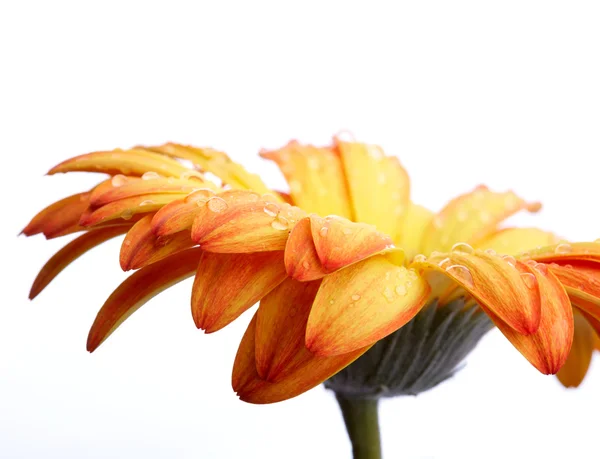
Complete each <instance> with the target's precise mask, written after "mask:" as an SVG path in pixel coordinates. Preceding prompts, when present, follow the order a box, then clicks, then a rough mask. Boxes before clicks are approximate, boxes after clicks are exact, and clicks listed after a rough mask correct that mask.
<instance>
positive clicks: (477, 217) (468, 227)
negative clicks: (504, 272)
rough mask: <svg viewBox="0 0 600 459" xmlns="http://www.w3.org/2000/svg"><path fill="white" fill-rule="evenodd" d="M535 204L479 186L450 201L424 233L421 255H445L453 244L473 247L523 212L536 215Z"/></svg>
mask: <svg viewBox="0 0 600 459" xmlns="http://www.w3.org/2000/svg"><path fill="white" fill-rule="evenodd" d="M540 207H541V205H540V204H539V203H528V202H526V201H524V200H523V199H521V198H519V197H518V196H517V195H516V194H514V193H513V192H512V191H508V192H505V193H496V192H493V191H490V190H489V189H488V188H487V187H485V186H479V187H477V188H476V189H475V190H473V191H472V192H470V193H466V194H464V195H462V196H459V197H457V198H455V199H453V200H452V201H450V202H449V203H448V204H447V205H446V207H444V209H442V210H441V211H440V212H439V213H438V214H437V215H436V216H435V217H434V218H433V219H432V220H431V223H430V224H429V225H428V226H427V228H426V229H425V232H424V234H423V240H422V245H421V252H423V253H431V252H433V251H434V250H439V251H448V250H450V248H451V247H452V246H453V245H454V244H455V243H457V242H466V243H469V244H476V243H478V242H480V241H481V240H483V239H486V238H487V237H489V235H490V234H492V233H493V232H494V231H495V230H496V227H497V226H498V224H499V223H500V222H501V221H502V220H504V219H506V218H508V217H510V216H511V215H512V214H514V213H516V212H518V211H520V210H523V209H526V210H528V211H530V212H536V211H538V210H539V209H540Z"/></svg>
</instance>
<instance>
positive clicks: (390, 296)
mask: <svg viewBox="0 0 600 459" xmlns="http://www.w3.org/2000/svg"><path fill="white" fill-rule="evenodd" d="M383 296H384V297H385V299H386V300H387V301H388V303H389V302H391V301H392V300H393V299H394V292H392V289H390V288H389V287H386V288H384V289H383Z"/></svg>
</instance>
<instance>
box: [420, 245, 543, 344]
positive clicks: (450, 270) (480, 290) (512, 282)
mask: <svg viewBox="0 0 600 459" xmlns="http://www.w3.org/2000/svg"><path fill="white" fill-rule="evenodd" d="M521 265H522V264H520V263H518V262H516V261H515V260H514V259H512V257H504V258H502V257H499V256H495V255H491V254H489V253H486V252H483V251H481V250H474V251H473V252H472V253H467V252H464V251H459V250H455V251H452V252H449V253H439V252H437V253H435V254H433V255H432V256H431V257H429V258H427V259H425V260H415V261H413V264H412V265H411V266H415V267H417V268H422V269H425V270H433V271H437V272H439V273H442V274H445V275H446V276H448V277H449V278H451V279H452V280H453V281H454V282H456V283H457V284H459V285H460V286H461V287H462V288H464V289H465V290H466V291H468V292H469V294H470V295H472V296H473V297H474V298H475V299H476V300H477V303H478V304H479V305H480V306H482V307H485V308H486V309H488V310H490V311H491V312H492V313H493V314H495V315H496V316H498V317H499V319H500V320H502V321H504V322H506V323H507V324H508V325H509V326H510V327H511V328H513V329H514V330H515V331H517V332H519V333H521V334H523V335H527V334H531V333H534V332H535V331H536V330H537V329H538V327H539V324H540V317H541V310H540V307H541V306H540V294H539V289H538V285H537V279H536V278H535V276H533V275H532V274H530V273H527V272H521V271H522V267H521Z"/></svg>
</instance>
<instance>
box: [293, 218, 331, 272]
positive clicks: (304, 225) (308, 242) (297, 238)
mask: <svg viewBox="0 0 600 459" xmlns="http://www.w3.org/2000/svg"><path fill="white" fill-rule="evenodd" d="M284 261H285V269H286V271H287V273H288V276H290V277H291V278H293V279H296V280H298V281H302V282H306V281H311V280H315V279H320V278H322V277H325V276H326V275H327V271H326V270H325V268H324V267H323V265H321V260H319V255H318V254H317V249H316V248H315V243H314V241H313V236H312V224H311V217H306V218H303V219H302V220H300V221H299V222H298V223H297V224H296V225H295V226H294V228H292V231H291V232H290V236H289V238H288V240H287V243H286V245H285V257H284Z"/></svg>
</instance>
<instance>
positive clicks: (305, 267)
mask: <svg viewBox="0 0 600 459" xmlns="http://www.w3.org/2000/svg"><path fill="white" fill-rule="evenodd" d="M302 267H303V268H304V269H308V268H310V263H309V262H308V261H306V260H304V261H303V262H302Z"/></svg>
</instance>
